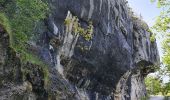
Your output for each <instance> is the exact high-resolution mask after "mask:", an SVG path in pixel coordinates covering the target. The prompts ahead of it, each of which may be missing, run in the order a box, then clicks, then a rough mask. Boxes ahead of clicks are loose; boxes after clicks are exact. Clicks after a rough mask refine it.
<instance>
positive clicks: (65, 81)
mask: <svg viewBox="0 0 170 100" xmlns="http://www.w3.org/2000/svg"><path fill="white" fill-rule="evenodd" d="M49 6H50V9H51V14H50V15H49V17H48V18H47V19H46V20H45V21H44V24H41V26H43V27H46V29H44V28H43V29H41V27H39V29H38V30H41V31H39V33H40V35H39V37H38V39H36V41H32V42H33V43H32V45H31V47H37V49H36V54H37V55H38V56H39V57H41V58H42V60H43V61H44V62H45V63H47V64H48V65H49V72H50V73H49V81H50V82H49V83H48V85H47V86H45V85H44V83H43V77H44V75H43V74H42V72H41V68H39V67H34V68H32V67H33V66H35V65H32V64H29V63H28V64H26V65H24V66H23V65H18V66H19V67H17V68H15V69H17V70H18V71H17V72H16V73H19V72H20V66H21V67H23V68H26V69H29V71H31V72H29V74H27V75H26V79H25V80H22V81H24V82H25V81H27V84H31V87H32V89H31V92H26V93H28V95H27V96H28V97H27V98H32V99H33V100H34V99H38V98H44V99H47V98H48V99H51V100H140V98H141V97H144V96H145V95H146V90H145V85H144V77H145V76H146V75H147V74H148V73H149V72H151V71H154V70H153V68H152V66H155V65H157V64H159V56H158V51H157V46H156V42H151V41H150V36H151V33H150V32H148V31H147V30H148V28H147V27H144V24H143V22H141V21H140V20H138V19H135V18H134V17H132V16H131V14H130V12H129V11H128V6H127V2H126V1H125V0H49ZM73 16H77V18H78V19H79V23H80V25H81V26H82V27H84V28H87V26H88V24H89V21H91V22H92V23H93V27H94V28H93V35H92V39H90V40H89V41H87V40H85V39H84V38H83V37H82V36H81V35H79V34H78V33H74V32H73V31H72V28H73V26H72V23H73V22H70V23H69V25H68V26H66V25H65V24H64V20H65V18H66V17H71V18H72V17H73ZM1 33H2V32H1ZM2 36H3V34H0V38H3V37H2ZM3 39H4V38H3ZM6 47H8V46H5V44H4V43H3V41H2V40H0V51H2V52H0V66H4V65H5V63H4V61H5V60H4V59H7V58H6V57H7V56H6V54H7V53H6V50H7V48H6ZM31 47H30V48H31ZM15 62H16V61H15ZM31 66H32V67H31ZM1 68H4V67H1ZM2 72H4V69H1V73H0V74H2V75H3V73H2ZM16 77H20V76H19V75H18V76H16ZM35 79H36V80H35ZM22 81H21V84H22V83H24V82H22ZM25 84H26V83H25ZM23 86H24V85H23ZM26 90H27V89H26ZM26 90H24V91H26ZM21 94H22V93H21ZM14 97H15V96H14ZM19 97H20V96H19ZM27 98H26V97H25V98H22V99H24V100H28V99H27ZM22 99H21V100H22Z"/></svg>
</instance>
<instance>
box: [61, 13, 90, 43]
mask: <svg viewBox="0 0 170 100" xmlns="http://www.w3.org/2000/svg"><path fill="white" fill-rule="evenodd" d="M71 23H72V24H73V30H72V33H73V34H77V33H78V34H80V35H81V36H82V37H83V38H84V39H85V40H87V41H89V40H91V39H92V35H93V24H92V22H88V24H89V25H88V27H87V28H86V29H84V28H82V27H81V25H80V23H79V19H78V18H77V17H76V16H73V18H66V19H65V21H64V24H65V25H66V27H69V25H70V24H71Z"/></svg>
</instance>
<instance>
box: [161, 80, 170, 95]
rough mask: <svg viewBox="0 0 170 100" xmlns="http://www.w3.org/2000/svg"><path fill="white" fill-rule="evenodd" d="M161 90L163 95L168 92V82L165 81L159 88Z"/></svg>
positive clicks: (169, 90)
mask: <svg viewBox="0 0 170 100" xmlns="http://www.w3.org/2000/svg"><path fill="white" fill-rule="evenodd" d="M161 92H162V94H163V95H164V96H166V95H167V94H168V92H170V82H169V83H165V84H164V85H163V86H162V88H161Z"/></svg>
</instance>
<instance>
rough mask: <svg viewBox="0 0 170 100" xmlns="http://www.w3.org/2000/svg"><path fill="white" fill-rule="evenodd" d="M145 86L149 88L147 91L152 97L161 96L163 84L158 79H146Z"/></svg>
mask: <svg viewBox="0 0 170 100" xmlns="http://www.w3.org/2000/svg"><path fill="white" fill-rule="evenodd" d="M145 84H146V87H147V88H146V89H147V92H148V94H150V95H157V94H159V92H160V90H161V83H160V80H159V79H158V78H155V77H151V76H149V77H146V78H145Z"/></svg>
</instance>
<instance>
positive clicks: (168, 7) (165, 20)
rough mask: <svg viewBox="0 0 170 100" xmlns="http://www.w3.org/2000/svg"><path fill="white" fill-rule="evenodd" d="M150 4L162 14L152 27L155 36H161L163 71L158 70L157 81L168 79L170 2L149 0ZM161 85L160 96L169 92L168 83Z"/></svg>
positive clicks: (169, 69)
mask: <svg viewBox="0 0 170 100" xmlns="http://www.w3.org/2000/svg"><path fill="white" fill-rule="evenodd" d="M150 1H151V2H154V3H157V7H158V8H162V9H163V10H162V12H161V13H160V15H159V16H157V19H156V22H155V25H154V26H153V27H152V29H153V31H154V32H155V33H156V35H157V34H161V36H162V38H163V43H162V44H163V47H162V48H163V57H162V59H163V69H160V70H159V72H158V73H159V75H158V76H159V77H158V78H159V80H162V79H161V77H163V76H169V77H170V32H169V28H170V16H169V14H170V1H169V0H150ZM160 83H161V89H160V92H161V93H162V95H166V94H168V92H170V87H169V84H170V83H166V84H164V83H162V81H160Z"/></svg>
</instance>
